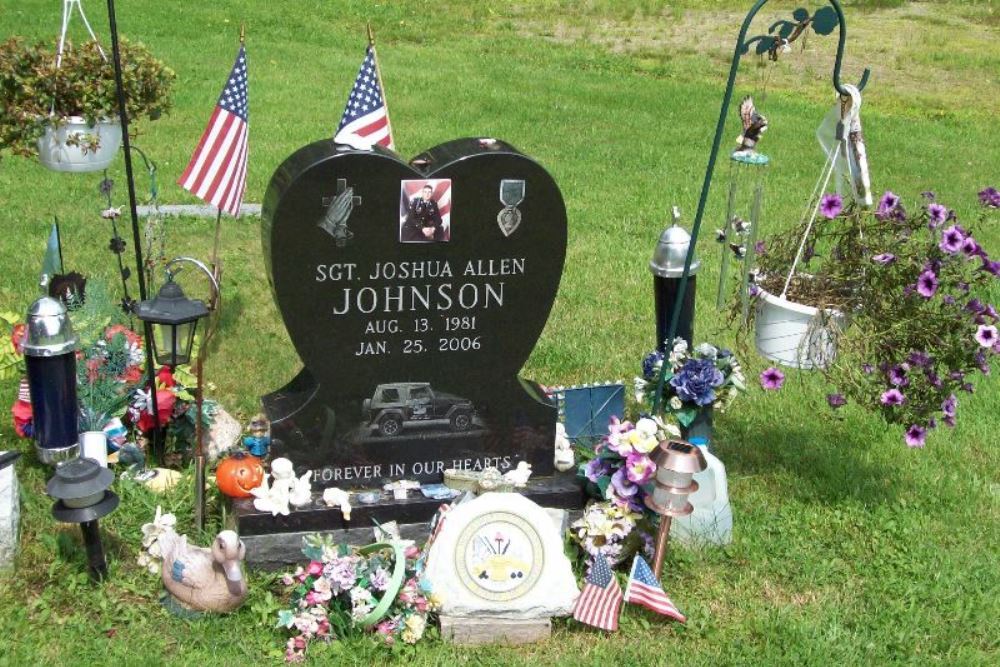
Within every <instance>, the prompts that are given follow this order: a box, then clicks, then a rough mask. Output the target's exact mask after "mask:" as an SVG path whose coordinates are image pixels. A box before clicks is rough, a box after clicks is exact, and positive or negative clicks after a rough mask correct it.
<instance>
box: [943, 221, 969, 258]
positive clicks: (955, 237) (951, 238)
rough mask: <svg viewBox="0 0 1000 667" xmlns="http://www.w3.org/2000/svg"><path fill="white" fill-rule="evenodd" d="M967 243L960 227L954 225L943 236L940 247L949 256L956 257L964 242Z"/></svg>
mask: <svg viewBox="0 0 1000 667" xmlns="http://www.w3.org/2000/svg"><path fill="white" fill-rule="evenodd" d="M963 241H965V234H964V233H963V232H962V228H961V227H959V226H958V225H952V226H951V227H948V228H947V229H945V230H944V233H942V234H941V242H940V243H938V247H939V248H941V250H943V251H944V252H946V253H948V254H949V255H954V254H955V253H956V252H958V251H959V250H961V249H962V242H963Z"/></svg>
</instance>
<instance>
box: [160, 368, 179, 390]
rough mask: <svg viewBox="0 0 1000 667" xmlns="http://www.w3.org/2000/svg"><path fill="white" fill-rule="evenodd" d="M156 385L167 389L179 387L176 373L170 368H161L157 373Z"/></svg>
mask: <svg viewBox="0 0 1000 667" xmlns="http://www.w3.org/2000/svg"><path fill="white" fill-rule="evenodd" d="M156 384H157V386H160V387H167V388H169V387H176V386H177V380H175V379H174V372H173V371H172V370H171V369H170V366H160V370H158V371H156Z"/></svg>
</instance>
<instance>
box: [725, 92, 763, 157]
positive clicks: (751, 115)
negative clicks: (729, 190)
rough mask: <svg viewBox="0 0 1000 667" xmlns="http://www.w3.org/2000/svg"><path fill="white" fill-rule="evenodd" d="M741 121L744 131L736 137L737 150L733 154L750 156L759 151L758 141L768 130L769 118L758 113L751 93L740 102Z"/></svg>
mask: <svg viewBox="0 0 1000 667" xmlns="http://www.w3.org/2000/svg"><path fill="white" fill-rule="evenodd" d="M740 121H741V122H742V123H743V132H742V133H741V134H740V136H738V137H737V138H736V152H735V153H733V155H734V156H736V155H737V154H740V155H741V156H745V157H750V156H753V155H755V154H756V153H757V142H758V141H760V137H761V135H762V134H764V133H765V132H767V118H765V117H764V116H762V115H761V114H759V113H757V107H756V106H754V103H753V98H752V97H751V96H750V95H747V96H746V97H744V98H743V101H742V102H741V103H740ZM764 159H765V160H766V159H767V158H766V157H765V158H764Z"/></svg>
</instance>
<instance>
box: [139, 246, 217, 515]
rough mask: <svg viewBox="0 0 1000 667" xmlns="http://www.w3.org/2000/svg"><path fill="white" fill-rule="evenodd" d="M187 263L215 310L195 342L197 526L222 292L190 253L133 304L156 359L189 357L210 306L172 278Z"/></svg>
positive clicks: (163, 362) (168, 361) (202, 505)
mask: <svg viewBox="0 0 1000 667" xmlns="http://www.w3.org/2000/svg"><path fill="white" fill-rule="evenodd" d="M183 264H190V265H191V266H193V267H194V268H196V269H198V270H199V271H200V272H201V273H203V274H204V275H205V277H206V278H208V282H209V285H210V286H211V288H212V295H211V298H210V299H209V303H210V304H211V311H212V312H214V313H215V317H213V318H212V320H211V323H210V324H209V325H208V327H207V329H206V331H205V335H204V336H203V337H202V340H201V344H200V345H199V346H198V356H197V358H196V360H195V376H196V377H197V379H198V387H197V390H196V392H195V409H196V411H197V415H196V416H195V422H194V440H195V443H194V461H195V469H194V489H195V491H194V493H195V503H194V522H195V526H196V527H197V528H198V529H199V530H201V529H202V528H204V525H205V453H204V448H203V447H202V437H203V433H202V431H203V430H204V429H203V428H202V412H203V410H202V408H203V401H204V395H205V392H204V386H205V385H204V369H205V357H206V356H208V343H209V340H210V339H211V338H212V334H214V333H215V327H216V324H218V322H219V315H220V313H221V312H222V292H221V290H220V289H219V280H218V278H217V276H216V273H215V272H213V271H212V270H211V269H209V268H208V267H207V266H206V265H205V263H204V262H201V261H199V260H197V259H193V258H191V257H177V258H176V259H172V260H170V261H169V262H167V265H166V269H167V281H166V282H165V283H164V284H163V287H161V288H160V291H159V293H157V295H156V298H155V299H151V300H149V301H143V302H142V303H140V304H139V306H138V307H137V308H136V316H137V317H138V318H139V319H140V320H142V321H143V322H147V323H149V324H151V325H152V326H153V336H152V338H153V348H154V350H153V353H154V356H155V357H156V361H157V363H159V364H161V365H165V366H170V367H171V368H173V367H175V366H177V365H178V364H186V363H189V362H190V361H191V348H192V347H193V345H194V332H195V329H196V328H197V326H198V320H200V319H202V318H204V317H207V316H208V314H209V312H210V307H209V306H206V305H205V302H203V301H201V300H200V299H189V298H187V297H186V296H185V295H184V291H183V290H182V289H181V286H180V285H178V284H177V283H175V282H174V276H175V275H177V274H179V273H180V270H182V269H183V267H181V269H178V268H177V267H179V266H181V265H183Z"/></svg>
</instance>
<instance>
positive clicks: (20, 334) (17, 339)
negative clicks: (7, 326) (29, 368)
mask: <svg viewBox="0 0 1000 667" xmlns="http://www.w3.org/2000/svg"><path fill="white" fill-rule="evenodd" d="M27 335H28V325H26V324H24V323H23V322H21V323H19V324H15V325H14V328H13V329H11V330H10V342H11V344H12V345H13V346H14V351H15V352H17V353H18V354H24V339H25V338H26V337H27Z"/></svg>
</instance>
